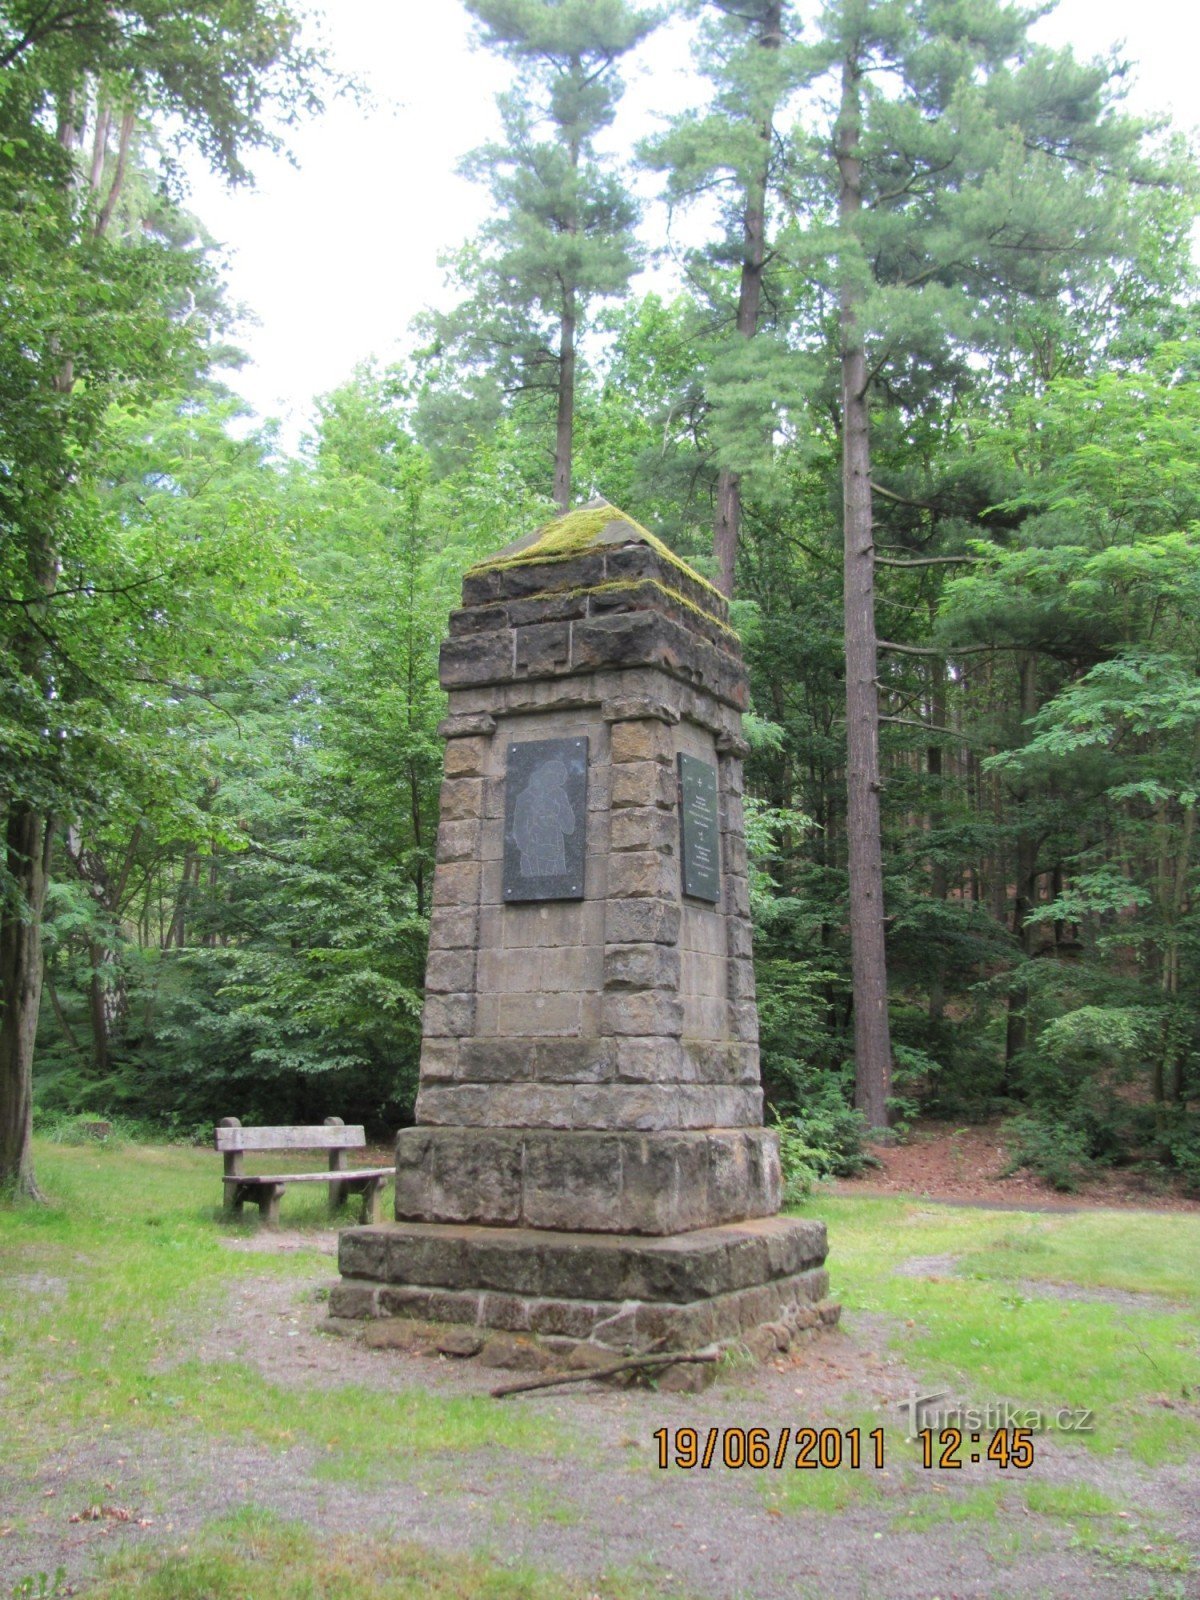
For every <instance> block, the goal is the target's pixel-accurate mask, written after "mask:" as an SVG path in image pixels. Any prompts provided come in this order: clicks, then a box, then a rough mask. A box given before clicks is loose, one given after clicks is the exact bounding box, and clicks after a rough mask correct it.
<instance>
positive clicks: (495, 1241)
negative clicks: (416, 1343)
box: [338, 1217, 826, 1321]
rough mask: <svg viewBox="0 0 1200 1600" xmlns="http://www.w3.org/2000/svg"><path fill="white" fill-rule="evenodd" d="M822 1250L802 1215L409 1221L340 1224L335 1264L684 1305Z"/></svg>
mask: <svg viewBox="0 0 1200 1600" xmlns="http://www.w3.org/2000/svg"><path fill="white" fill-rule="evenodd" d="M825 1252H826V1236H825V1224H824V1223H823V1222H819V1221H816V1220H814V1219H810V1218H795V1217H764V1218H760V1219H757V1220H754V1221H749V1222H741V1223H733V1224H728V1225H726V1226H723V1227H716V1228H699V1229H696V1230H695V1231H693V1232H690V1233H681V1234H669V1235H666V1236H662V1237H649V1238H647V1237H643V1236H638V1235H630V1234H607V1233H558V1232H549V1231H543V1230H542V1229H537V1228H491V1227H479V1226H471V1225H460V1224H444V1223H422V1222H408V1223H382V1224H377V1225H374V1226H368V1227H360V1228H346V1229H344V1230H343V1231H342V1233H341V1235H340V1237H339V1243H338V1268H339V1270H340V1271H341V1273H342V1274H343V1276H344V1277H347V1278H353V1279H356V1280H358V1281H360V1282H362V1281H371V1282H375V1283H382V1284H403V1285H413V1284H417V1285H424V1286H425V1287H426V1288H431V1289H434V1288H435V1289H449V1290H464V1291H468V1292H472V1293H474V1292H477V1291H494V1292H497V1293H503V1294H520V1295H533V1296H541V1297H550V1298H560V1297H565V1298H569V1299H572V1300H588V1301H612V1302H623V1301H626V1300H645V1301H671V1302H675V1303H687V1302H689V1301H697V1300H702V1299H707V1298H710V1297H712V1296H713V1295H719V1294H726V1293H730V1292H732V1291H736V1290H742V1289H748V1288H751V1287H754V1286H756V1285H763V1284H768V1283H771V1282H773V1281H775V1280H778V1279H784V1278H792V1277H795V1276H796V1275H797V1274H799V1273H803V1272H807V1271H809V1270H811V1269H813V1268H816V1267H820V1266H822V1265H823V1264H824V1261H825ZM421 1314H422V1315H425V1314H428V1315H431V1316H432V1315H435V1313H432V1312H430V1313H421ZM447 1320H452V1321H453V1320H459V1319H457V1318H450V1319H447Z"/></svg>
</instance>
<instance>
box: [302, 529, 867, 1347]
mask: <svg viewBox="0 0 1200 1600" xmlns="http://www.w3.org/2000/svg"><path fill="white" fill-rule="evenodd" d="M441 681H442V684H443V687H444V688H446V689H447V690H448V691H449V697H450V699H449V715H448V716H447V718H446V720H445V722H444V723H443V724H442V727H441V731H442V733H443V734H444V735H445V738H446V756H445V782H444V784H443V786H442V795H441V825H440V828H439V832H438V850H437V869H436V874H435V878H434V891H433V920H432V927H431V933H430V950H429V963H428V968H427V972H426V990H427V998H426V1002H425V1012H424V1019H423V1043H422V1050H421V1086H420V1093H419V1095H418V1098H417V1106H416V1126H415V1127H412V1128H406V1129H405V1130H404V1131H403V1132H401V1134H400V1135H399V1137H398V1139H397V1142H396V1221H395V1223H392V1224H384V1225H376V1226H372V1227H361V1228H350V1229H347V1230H346V1231H344V1232H343V1233H342V1235H341V1241H340V1253H339V1267H340V1270H341V1273H342V1280H341V1282H340V1283H339V1284H337V1285H336V1286H335V1287H334V1289H333V1292H332V1295H331V1303H330V1313H331V1315H332V1316H335V1317H390V1318H410V1319H422V1320H431V1321H434V1322H438V1323H456V1324H469V1325H471V1326H472V1327H473V1328H475V1329H476V1330H478V1331H479V1333H480V1334H482V1335H485V1336H486V1330H502V1331H503V1332H505V1333H507V1334H512V1333H520V1334H527V1335H535V1336H537V1338H538V1339H539V1340H540V1341H541V1342H542V1343H543V1344H548V1345H550V1346H551V1347H552V1348H557V1349H558V1350H560V1351H564V1352H565V1351H569V1349H570V1347H571V1346H573V1345H576V1344H580V1343H588V1344H591V1345H593V1346H600V1347H602V1349H604V1350H605V1351H608V1352H610V1353H611V1352H612V1351H613V1350H617V1351H623V1352H638V1353H640V1352H642V1351H644V1350H647V1349H649V1348H650V1347H654V1348H658V1349H665V1350H674V1349H692V1348H697V1347H700V1346H705V1345H708V1344H712V1343H714V1342H715V1343H722V1342H733V1341H742V1340H746V1339H747V1338H748V1337H750V1336H751V1335H753V1334H755V1332H756V1330H761V1329H762V1328H763V1327H764V1326H766V1327H768V1328H769V1330H770V1332H769V1334H768V1336H767V1338H768V1342H769V1340H770V1339H771V1338H774V1339H775V1340H776V1343H777V1344H779V1345H781V1346H786V1343H787V1341H788V1339H789V1338H790V1337H791V1336H792V1335H793V1334H795V1333H796V1332H797V1331H799V1330H801V1329H804V1328H813V1327H816V1326H819V1325H820V1323H821V1322H822V1321H824V1322H831V1321H833V1320H835V1319H836V1315H837V1307H836V1306H833V1305H830V1304H829V1303H828V1302H827V1301H826V1300H825V1295H826V1290H827V1284H828V1280H827V1276H826V1273H825V1271H824V1260H825V1251H826V1242H825V1226H824V1224H823V1223H820V1222H815V1221H811V1220H802V1221H797V1220H794V1219H788V1218H783V1217H779V1216H777V1215H776V1212H777V1210H778V1206H779V1157H778V1145H777V1139H776V1136H775V1134H774V1133H773V1132H771V1131H770V1130H768V1129H765V1128H764V1127H763V1121H762V1090H761V1087H760V1083H759V1068H758V1045H757V1038H758V1018H757V1012H756V1009H755V1003H754V976H753V967H752V964H751V959H750V956H751V950H750V903H749V896H748V885H747V876H746V870H747V869H746V848H745V840H744V836H743V820H742V757H743V755H744V753H745V749H746V747H745V744H744V742H743V737H742V731H741V719H742V712H743V710H744V709H745V706H746V702H747V679H746V673H745V669H744V667H743V664H742V659H741V652H740V648H739V645H738V641H737V637H736V635H735V634H734V633H733V631H732V630H731V628H730V627H729V623H728V606H727V604H726V602H725V600H724V598H723V597H722V596H721V595H720V594H719V593H718V592H717V591H716V590H715V589H713V588H712V587H711V586H710V585H709V584H708V583H706V582H705V581H704V580H703V579H702V578H701V577H700V576H699V575H698V574H697V573H695V572H694V571H692V569H691V568H690V567H688V566H687V565H685V564H684V563H683V562H682V561H680V560H679V559H678V558H677V557H676V556H674V555H673V554H672V553H671V551H669V550H668V549H667V547H666V546H665V545H664V544H662V543H661V542H660V541H659V540H658V539H656V538H655V537H654V536H653V535H652V534H650V533H647V532H646V531H645V529H643V528H641V527H639V526H638V524H637V523H635V522H634V521H633V520H632V519H631V518H629V517H627V516H626V515H625V514H624V513H623V512H621V511H618V510H616V509H615V508H614V507H612V506H610V505H608V504H606V503H605V502H603V501H594V502H592V503H591V504H590V505H588V506H585V507H584V508H582V509H581V510H578V511H574V512H571V513H568V514H567V515H565V516H562V517H560V518H558V519H557V520H556V521H554V522H551V523H549V524H548V525H547V526H546V527H544V528H541V529H539V530H538V531H537V532H535V533H533V534H531V535H530V536H529V537H527V538H525V539H523V540H520V541H518V542H517V543H516V544H514V545H510V546H509V547H508V548H507V549H505V550H502V551H500V552H499V554H497V555H496V556H494V557H492V558H491V559H490V560H488V561H485V562H483V563H481V564H480V565H478V566H476V567H474V568H472V569H471V570H470V571H469V572H468V573H467V574H466V577H465V580H464V583H463V605H462V609H461V610H459V611H456V612H455V613H454V614H453V615H452V617H451V619H450V637H449V638H448V639H447V640H446V642H445V644H444V645H443V648H442V656H441ZM752 1342H753V1341H752ZM759 1342H760V1343H761V1342H762V1340H761V1338H760V1340H759Z"/></svg>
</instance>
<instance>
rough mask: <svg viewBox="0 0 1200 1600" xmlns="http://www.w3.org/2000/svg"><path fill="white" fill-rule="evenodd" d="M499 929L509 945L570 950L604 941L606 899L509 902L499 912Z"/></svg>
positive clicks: (515, 947)
mask: <svg viewBox="0 0 1200 1600" xmlns="http://www.w3.org/2000/svg"><path fill="white" fill-rule="evenodd" d="M585 882H586V878H585ZM499 931H500V939H501V942H503V944H504V947H505V948H506V949H509V948H511V949H515V950H535V949H562V950H567V949H570V948H572V947H573V946H575V945H598V944H602V943H603V941H604V938H605V909H604V902H603V901H602V900H561V901H558V902H551V903H549V904H546V905H515V906H505V907H504V908H503V910H502V911H501V912H500V914H499ZM494 942H495V941H493V943H494Z"/></svg>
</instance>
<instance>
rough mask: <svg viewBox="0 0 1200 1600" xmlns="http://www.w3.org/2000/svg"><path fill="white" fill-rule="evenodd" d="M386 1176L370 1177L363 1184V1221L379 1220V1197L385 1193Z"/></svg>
mask: <svg viewBox="0 0 1200 1600" xmlns="http://www.w3.org/2000/svg"><path fill="white" fill-rule="evenodd" d="M386 1182H387V1179H386V1178H369V1179H368V1180H367V1182H366V1183H364V1184H363V1203H362V1219H363V1223H364V1224H366V1223H369V1222H378V1221H379V1197H380V1195H381V1194H382V1193H383V1186H384V1184H385V1183H386Z"/></svg>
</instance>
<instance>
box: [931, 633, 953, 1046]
mask: <svg viewBox="0 0 1200 1600" xmlns="http://www.w3.org/2000/svg"><path fill="white" fill-rule="evenodd" d="M930 672H931V675H932V682H931V686H930V696H929V712H930V716H929V720H930V721H931V722H932V723H933V725H934V727H935V728H944V727H945V726H946V663H945V662H944V661H943V660H941V658H940V657H935V658H934V659H933V660H931V662H930ZM925 759H926V771H927V773H928V776H929V788H930V796H929V810H928V813H927V818H926V820H927V823H928V826H929V828H930V830H931V831H932V830H934V829H936V828H938V827H940V826H941V824H942V822H943V820H944V817H945V804H944V795H943V791H942V765H943V763H942V747H941V745H940V744H937V743H936V742H931V743H930V744H929V745H928V746H927V747H926V751H925ZM929 893H930V895H931V897H932V898H933V899H934V900H936V901H938V902H939V903H940V904H943V905H944V904H945V902H946V901H947V900H948V899H949V896H950V875H949V873H948V872H947V870H946V863H945V861H944V860H943V858H942V857H941V855H940V854H939V852H938V850H937V848H936V847H935V850H934V855H933V858H932V860H931V862H930V866H929ZM945 1009H946V977H945V959H944V957H943V954H942V950H941V947H940V946H935V948H934V950H933V972H932V974H931V976H930V980H929V1020H930V1022H941V1020H942V1017H943V1015H944V1013H945Z"/></svg>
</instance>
